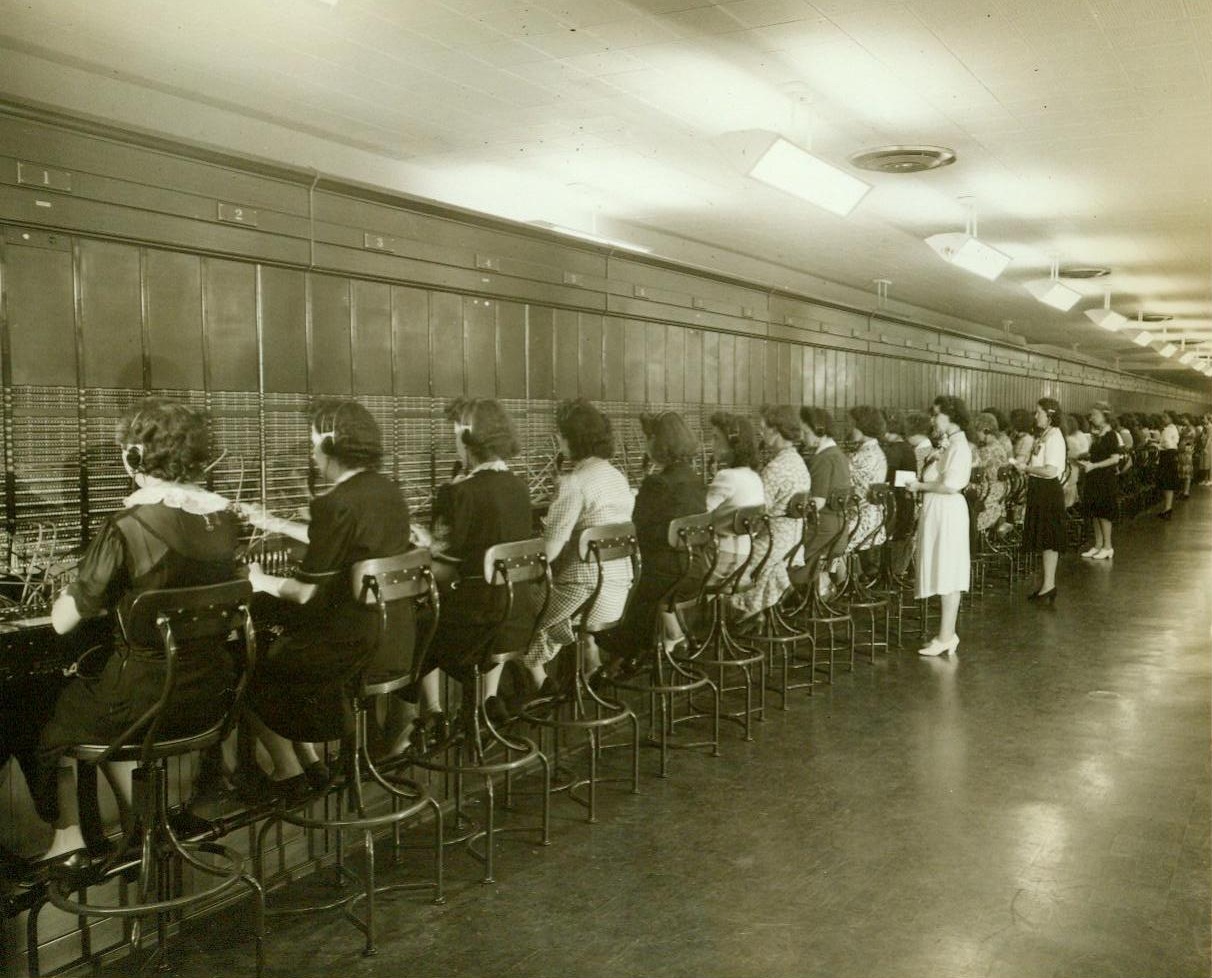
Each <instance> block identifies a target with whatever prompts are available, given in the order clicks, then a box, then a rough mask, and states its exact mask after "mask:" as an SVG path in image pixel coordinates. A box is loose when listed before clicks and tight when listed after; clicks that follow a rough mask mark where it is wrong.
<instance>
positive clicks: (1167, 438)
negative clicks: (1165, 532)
mask: <svg viewBox="0 0 1212 978" xmlns="http://www.w3.org/2000/svg"><path fill="white" fill-rule="evenodd" d="M1174 419H1175V415H1174V413H1173V412H1171V411H1166V412H1164V416H1163V417H1162V418H1160V419H1159V420H1160V422H1161V425H1162V427H1161V433H1160V442H1159V444H1160V446H1161V457H1160V458H1159V459H1158V462H1157V485H1158V487H1159V488H1160V489H1161V491H1162V511H1161V512H1160V513H1158V514H1157V516H1158V519H1163V520H1169V519H1173V518H1174V512H1173V510H1174V493H1175V492H1177V491H1178V490H1179V489H1181V488H1182V487H1183V484H1182V480H1181V479H1180V478H1179V476H1178V442H1179V436H1178V425H1176V424H1175V423H1174Z"/></svg>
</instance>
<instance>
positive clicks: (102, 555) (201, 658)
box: [33, 398, 239, 857]
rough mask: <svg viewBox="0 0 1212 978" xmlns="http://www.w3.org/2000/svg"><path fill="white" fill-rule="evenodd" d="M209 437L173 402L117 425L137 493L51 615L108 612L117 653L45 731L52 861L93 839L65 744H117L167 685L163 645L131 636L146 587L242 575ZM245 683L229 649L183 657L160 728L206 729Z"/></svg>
mask: <svg viewBox="0 0 1212 978" xmlns="http://www.w3.org/2000/svg"><path fill="white" fill-rule="evenodd" d="M208 441H209V439H208V436H207V430H206V420H205V418H204V417H203V416H202V415H201V414H199V413H198V412H197V411H195V410H193V409H192V408H189V407H186V406H185V405H184V404H180V403H177V402H175V401H171V400H168V399H165V398H152V399H148V400H146V401H143V402H142V403H141V404H139V405H138V406H136V407H135V408H134V409H132V410H131V411H130V412H129V413H128V414H127V415H126V416H125V417H124V418H123V419H122V421H121V422H120V423H119V427H118V442H119V444H120V445H121V447H122V463H123V465H124V467H125V468H126V471H127V474H128V475H130V477H131V478H132V479H133V480H134V482H135V484H136V486H137V488H136V490H135V492H133V493H132V494H131V495H129V496H128V497H127V498H126V499H125V500H124V501H123V508H122V509H121V510H120V511H119V512H117V513H114V514H113V515H112V516H109V517H108V518H106V520H105V522H104V523H102V524H101V527H100V529H99V530H98V532H97V535H96V536H94V537H93V538H92V540H91V541H90V542H89V545H88V549H87V550H86V551H85V553H84V556H83V558H82V559H81V561H80V567H79V572H78V574H77V577H76V580H75V581H74V582H73V583H72V584H70V585H69V586H68V587H67V589H66V590H65V591H64V592H63V593H62V594H61V595H59V598H58V600H56V601H55V605H54V608H53V609H52V611H51V623H52V625H53V626H54V629H55V631H56V632H58V633H60V634H63V633H64V632H69V631H71V630H72V629H74V628H76V627H77V626H78V625H79V624H80V622H81V621H82V620H83V619H84V618H88V617H92V616H95V615H99V614H101V613H102V612H103V611H109V612H110V613H111V614H112V615H113V623H114V626H115V651H114V652H113V654H112V655H111V656H110V657H109V660H108V661H107V662H106V663H105V666H104V668H103V669H102V670H101V673H100V675H98V676H95V677H91V678H84V677H77V678H76V679H74V680H72V682H71V683H69V684H68V685H67V686H66V687H65V688H64V689H63V691H62V692H61V693H60V694H59V698H58V701H57V702H56V704H55V709H54V713H53V715H52V716H51V719H50V721H49V722H48V723H47V724H46V726H45V727H44V728H43V729H42V735H41V740H40V750H39V756H38V776H37V778H36V782H35V785H34V786H33V795H34V802H35V806H36V808H37V810H38V814H39V815H40V816H41V817H42V818H43V819H44V820H45V821H47V822H50V823H52V824H54V825H55V826H56V829H57V831H56V833H55V838H54V841H53V842H52V844H51V848H50V851H49V852H48V853H47V856H48V857H50V856H56V855H59V854H62V853H65V852H69V851H71V850H74V849H79V848H81V847H82V845H83V844H84V843H83V839H82V837H81V834H80V829H79V826H78V825H76V824H75V819H74V818H73V817H72V813H70V812H69V811H68V809H69V808H70V807H71V799H72V798H73V797H74V795H75V791H74V787H75V786H74V778H72V777H71V769H70V768H64V767H60V760H61V758H62V755H63V752H64V751H65V749H66V748H68V747H70V746H72V745H73V744H81V743H107V742H109V741H111V740H113V738H115V737H117V736H119V735H120V734H121V733H123V732H124V731H125V730H126V729H127V727H128V726H129V725H130V724H132V723H134V722H135V721H136V720H137V719H138V718H139V717H140V716H142V715H143V714H144V713H145V712H146V711H147V710H148V709H149V708H150V707H151V706H153V705H154V704H155V702H156V701H157V700H158V699H159V698H160V694H161V692H162V691H163V688H164V660H163V652H162V650H161V649H159V648H147V647H144V646H142V645H139V644H138V643H136V642H130V643H128V642H127V641H126V640H125V638H124V628H125V625H126V621H127V616H128V615H129V612H130V609H131V605H132V604H133V602H134V600H135V598H136V597H137V596H138V595H139V594H140V593H142V592H144V591H149V590H155V589H159V588H174V587H192V586H198V585H206V584H218V583H221V582H224V581H230V580H233V579H234V578H235V576H236V570H237V565H236V559H235V553H236V547H237V544H238V543H239V521H238V520H237V519H236V518H235V516H234V515H233V514H232V513H230V512H228V502H227V500H226V499H224V498H223V497H222V496H217V495H215V494H214V493H211V492H207V491H206V490H205V489H203V488H201V486H199V485H198V482H199V481H200V480H201V478H202V476H203V474H204V472H205V466H206V462H207V457H208ZM235 678H236V677H235V664H234V663H233V662H232V659H231V656H230V655H229V654H228V653H227V650H226V649H225V648H216V649H214V650H213V654H206V653H204V652H203V653H200V651H199V650H191V651H190V654H188V655H183V656H181V657H180V659H179V660H178V664H177V676H176V685H175V689H174V693H173V697H172V699H171V700H170V701H169V705H168V707H167V709H166V712H165V714H164V719H163V720H162V721H161V727H160V733H161V734H162V735H163V736H164V737H166V738H167V737H177V736H186V735H188V734H192V733H197V732H200V731H202V730H205V729H206V728H207V727H208V726H210V724H212V723H214V722H215V721H216V720H218V719H219V718H220V717H221V716H222V714H223V711H224V710H225V709H226V708H227V706H228V704H229V703H230V695H231V693H232V691H233V690H234V686H235ZM56 785H57V787H58V791H57V792H56ZM90 814H91V815H92V817H97V816H96V813H95V812H93V813H90Z"/></svg>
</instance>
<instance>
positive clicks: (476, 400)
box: [446, 397, 521, 462]
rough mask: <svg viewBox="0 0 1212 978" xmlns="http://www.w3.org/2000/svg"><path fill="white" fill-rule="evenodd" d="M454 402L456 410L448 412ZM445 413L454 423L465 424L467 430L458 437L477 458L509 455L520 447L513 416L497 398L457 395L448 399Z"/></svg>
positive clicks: (487, 460) (505, 456)
mask: <svg viewBox="0 0 1212 978" xmlns="http://www.w3.org/2000/svg"><path fill="white" fill-rule="evenodd" d="M456 405H457V408H458V411H457V413H455V414H453V415H452V412H453V411H454V410H455V407H456ZM446 416H447V417H448V418H450V419H451V420H452V421H454V422H456V423H457V424H461V425H466V426H467V428H468V430H467V431H464V432H463V433H462V436H461V437H462V439H463V444H464V445H466V446H467V452H468V454H469V455H470V456H471V457H472V458H473V459H475V460H476V461H477V462H491V461H493V460H494V459H506V458H512V457H513V456H514V455H517V454H518V451H519V450H520V448H521V446H520V445H519V444H518V436H517V434H516V433H515V432H514V427H513V420H512V419H511V418H510V417H509V415H508V414H507V413H506V412H505V409H504V408H503V407H501V402H500V401H494V400H493V399H492V398H490V397H473V398H471V399H470V400H464V399H463V398H459V399H458V400H455V401H452V402H451V404H450V406H449V407H448V408H447V411H446Z"/></svg>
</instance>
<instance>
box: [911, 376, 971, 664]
mask: <svg viewBox="0 0 1212 978" xmlns="http://www.w3.org/2000/svg"><path fill="white" fill-rule="evenodd" d="M931 413H932V414H933V415H934V430H935V432H936V433H937V434H938V436H939V438H940V440H941V443H942V444H941V446H940V448H939V449H938V450H937V451H936V452H935V453H934V454H933V455H931V457H930V460H929V461H928V462H927V463H926V469H925V471H924V472H923V473H922V478H921V481H920V482H911V483H910V484H909V488H910V490H912V491H913V492H920V493H925V498H924V499H923V500H922V512H921V516H920V517H919V519H918V523H917V596H918V597H919V598H929V597H932V596H933V595H935V594H937V595H939V596H940V597H941V599H942V605H943V611H942V615H941V617H940V620H939V630H938V635H937V636H936V637H935V638H932V639H931V640H930V642H929V644H927V645H926V647H925V648H923V649H919V650H918V655H942V654H943V653H944V652H954V651H955V650H956V648H957V647H958V646H959V636H958V635H956V634H955V618H956V615H957V614H958V613H959V604H960V594H961V592H963V591H967V590H968V586H969V583H970V581H971V565H970V562H969V553H968V501H967V500H966V499H965V498H964V495H963V493H964V489H965V488H967V486H968V481H969V479H970V478H971V477H972V449H971V447H970V446H969V445H968V438H967V436H965V434H964V428H965V427H966V426H967V425H968V408H967V406H966V405H965V404H964V402H963V401H962V400H961V399H960V398H958V397H952V396H950V395H948V394H944V395H941V396H939V397H936V398H935V399H934V404H933V406H932V408H931Z"/></svg>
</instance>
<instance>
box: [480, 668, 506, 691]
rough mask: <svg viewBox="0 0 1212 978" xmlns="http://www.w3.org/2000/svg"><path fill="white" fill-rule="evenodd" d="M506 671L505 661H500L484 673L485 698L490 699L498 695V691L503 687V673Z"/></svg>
mask: <svg viewBox="0 0 1212 978" xmlns="http://www.w3.org/2000/svg"><path fill="white" fill-rule="evenodd" d="M504 671H505V663H504V662H498V663H497V664H496V665H495V666H493V667H492V668H491V669H489V670H488V672H486V673H484V674H483V681H484V699H486V700H487V699H490V698H492V697H493V696H496V695H497V691H498V690H499V689H500V688H501V673H502V672H504Z"/></svg>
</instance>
